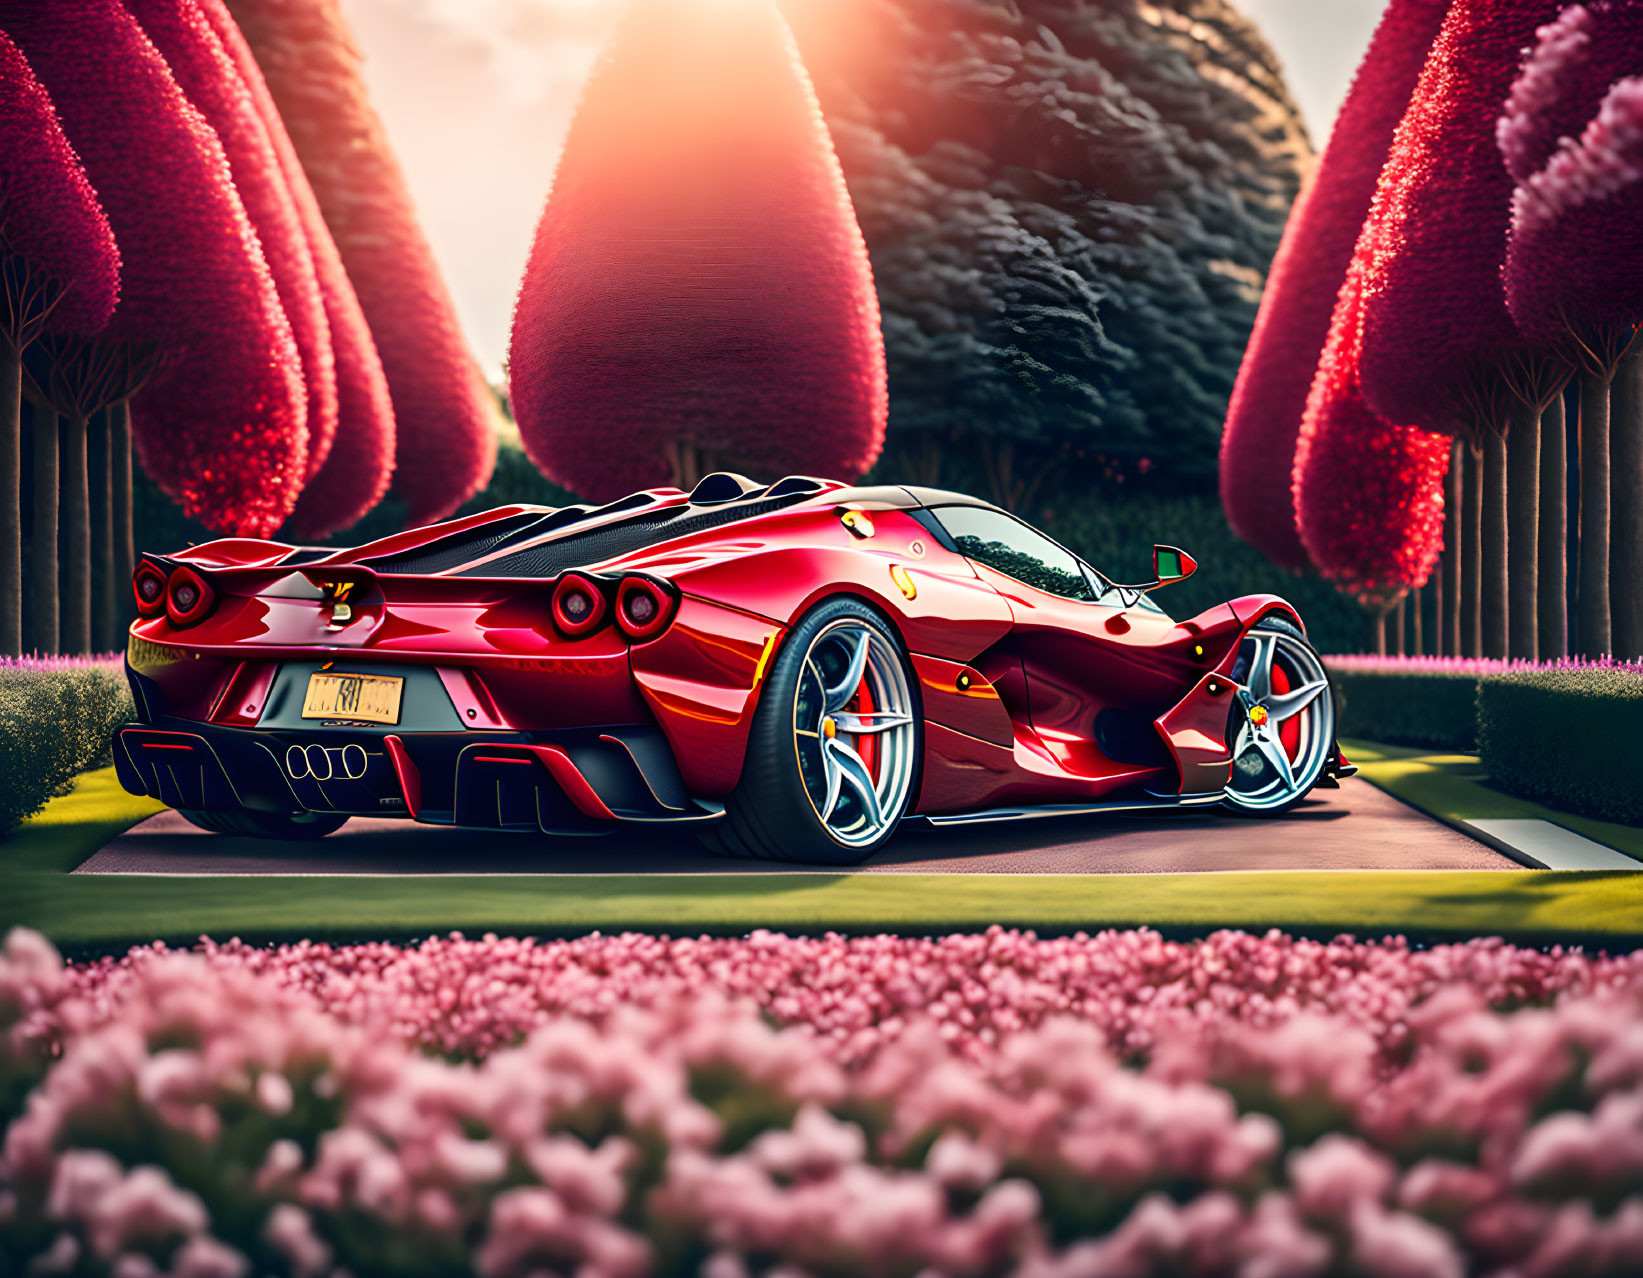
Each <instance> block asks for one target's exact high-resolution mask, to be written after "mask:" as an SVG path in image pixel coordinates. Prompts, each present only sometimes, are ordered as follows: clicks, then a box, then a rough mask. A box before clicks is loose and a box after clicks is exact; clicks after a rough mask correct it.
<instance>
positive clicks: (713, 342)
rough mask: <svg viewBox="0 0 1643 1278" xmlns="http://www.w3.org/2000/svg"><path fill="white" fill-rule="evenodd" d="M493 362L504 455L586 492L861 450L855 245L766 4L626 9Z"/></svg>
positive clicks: (882, 401)
mask: <svg viewBox="0 0 1643 1278" xmlns="http://www.w3.org/2000/svg"><path fill="white" fill-rule="evenodd" d="M509 359H510V387H509V388H510V392H511V395H512V400H513V406H514V413H515V416H516V417H517V418H518V421H519V427H520V433H521V435H522V436H523V438H524V441H525V448H526V451H527V452H528V453H529V454H530V456H531V458H532V460H533V461H535V462H536V464H537V465H538V466H539V467H541V468H542V469H543V470H544V471H545V472H546V473H547V474H548V475H549V476H551V477H552V478H554V479H555V480H557V481H558V482H560V483H562V484H564V485H566V486H567V487H569V488H572V489H574V490H575V491H577V492H579V493H582V494H583V495H585V496H588V497H592V498H596V499H603V498H608V497H612V496H616V495H618V494H620V493H624V492H628V491H631V490H633V489H635V488H643V487H647V486H650V485H654V484H659V483H665V482H668V481H669V480H670V479H671V480H672V482H674V483H677V484H679V485H681V486H682V487H689V486H691V485H692V484H693V483H694V482H695V479H696V478H697V477H698V475H699V474H700V472H702V471H703V470H707V469H712V468H714V467H715V466H719V465H729V466H733V467H739V468H744V469H747V470H749V471H752V472H753V473H755V474H763V475H766V476H775V475H780V474H782V473H784V472H787V471H806V472H810V473H816V474H826V475H858V474H860V473H861V472H862V471H863V470H865V469H866V468H867V467H868V466H870V465H871V464H872V462H873V460H874V459H875V458H876V457H877V456H878V453H879V449H880V447H881V446H882V443H883V438H884V424H885V417H886V413H887V401H886V392H885V362H884V342H883V338H882V337H881V335H880V332H879V309H878V301H877V296H876V294H875V292H874V288H873V278H872V271H871V268H870V267H869V265H868V261H867V249H866V246H865V244H864V243H863V240H862V234H861V229H860V227H859V226H858V225H857V223H856V218H855V213H854V210H853V208H852V206H851V203H850V196H849V193H848V192H847V191H846V189H845V185H844V177H843V174H842V172H841V171H840V168H839V162H838V158H837V156H836V155H835V154H834V151H833V145H832V141H831V138H830V137H829V135H828V132H827V127H826V125H825V123H824V122H823V120H822V117H821V112H820V109H819V107H818V106H817V103H816V98H815V94H814V91H813V90H812V88H811V85H810V80H809V77H808V75H807V73H806V72H805V69H804V66H803V64H802V62H801V61H800V59H799V56H798V52H797V49H796V48H795V46H794V44H793V40H792V37H791V35H790V34H789V32H788V29H787V26H786V23H785V22H784V21H783V19H782V17H781V15H780V14H779V13H778V12H777V10H776V9H775V7H774V5H773V4H771V3H769V2H768V0H729V2H728V3H724V4H717V5H700V4H691V3H683V2H681V0H643V2H642V3H639V4H636V5H635V6H634V7H633V8H632V9H631V10H630V11H629V13H628V15H627V17H626V19H625V20H624V22H623V23H622V25H621V27H620V28H619V29H618V31H617V32H616V34H615V35H614V36H613V37H612V40H611V42H610V44H609V45H608V46H607V48H606V49H605V52H604V54H603V56H602V58H601V60H600V63H599V66H598V68H597V70H596V71H595V73H594V76H593V79H592V80H591V82H590V83H589V85H588V87H587V90H586V92H585V94H584V97H583V100H582V103H581V106H580V108H579V109H578V111H577V115H576V118H575V120H574V121H573V122H572V125H571V131H570V136H569V138H568V140H567V142H566V145H565V151H564V155H563V157H562V159H561V161H560V164H559V169H558V172H557V174H556V175H555V178H554V187H553V192H552V194H551V195H550V197H549V199H548V202H547V206H546V208H545V209H544V211H543V214H542V220H541V222H540V223H539V224H538V226H537V230H536V238H535V242H534V243H533V245H532V247H531V256H530V261H529V262H528V264H527V266H526V269H525V276H524V280H523V282H522V284H521V287H520V292H519V301H518V304H517V307H516V308H515V311H514V323H513V337H512V346H511V351H510V356H509Z"/></svg>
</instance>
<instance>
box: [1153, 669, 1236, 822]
mask: <svg viewBox="0 0 1643 1278" xmlns="http://www.w3.org/2000/svg"><path fill="white" fill-rule="evenodd" d="M1212 689H1213V691H1212ZM1231 701H1232V697H1231V685H1230V684H1229V683H1228V682H1227V681H1226V679H1225V678H1224V677H1223V676H1220V675H1213V674H1210V675H1205V676H1204V677H1203V678H1202V679H1200V680H1199V681H1198V682H1197V684H1196V685H1194V687H1193V689H1192V691H1191V692H1189V693H1188V694H1187V695H1186V696H1185V697H1184V698H1183V699H1182V700H1181V701H1180V702H1179V703H1178V704H1177V705H1175V706H1174V707H1172V708H1171V709H1170V710H1168V711H1167V712H1165V713H1164V714H1162V715H1160V716H1159V717H1158V719H1157V724H1158V731H1159V734H1160V735H1162V736H1163V738H1164V740H1165V742H1166V743H1167V744H1168V745H1169V749H1170V753H1171V754H1172V755H1173V756H1174V757H1175V768H1176V774H1177V775H1178V776H1179V777H1180V792H1181V793H1182V794H1210V793H1212V792H1214V791H1218V790H1223V789H1225V788H1226V784H1227V780H1228V778H1229V777H1230V775H1231V773H1232V760H1231V759H1230V758H1229V757H1228V754H1229V749H1230V743H1229V742H1228V741H1227V720H1228V717H1229V716H1230V715H1231V713H1232V709H1233V707H1232V704H1231Z"/></svg>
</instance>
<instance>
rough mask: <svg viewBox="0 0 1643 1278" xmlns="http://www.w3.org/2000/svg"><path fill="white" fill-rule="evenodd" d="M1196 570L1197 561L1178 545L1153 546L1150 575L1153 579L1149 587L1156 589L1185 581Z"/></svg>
mask: <svg viewBox="0 0 1643 1278" xmlns="http://www.w3.org/2000/svg"><path fill="white" fill-rule="evenodd" d="M1197 571H1198V561H1197V560H1196V559H1194V558H1193V557H1192V556H1191V555H1189V554H1187V552H1186V551H1184V550H1182V549H1181V548H1180V547H1179V546H1154V547H1153V548H1152V575H1153V577H1154V578H1155V580H1154V582H1153V584H1152V585H1151V586H1150V587H1149V589H1151V590H1156V589H1158V587H1160V586H1168V585H1171V584H1172V583H1174V582H1177V581H1185V580H1186V579H1187V578H1188V577H1190V576H1192V574H1193V573H1195V572H1197Z"/></svg>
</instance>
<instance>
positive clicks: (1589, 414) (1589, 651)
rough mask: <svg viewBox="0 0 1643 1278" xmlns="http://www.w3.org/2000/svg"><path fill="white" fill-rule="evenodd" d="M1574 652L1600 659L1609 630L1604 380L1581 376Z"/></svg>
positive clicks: (1608, 640) (1606, 381) (1609, 644)
mask: <svg viewBox="0 0 1643 1278" xmlns="http://www.w3.org/2000/svg"><path fill="white" fill-rule="evenodd" d="M1575 591H1576V594H1575V599H1576V607H1575V647H1576V649H1577V650H1578V651H1579V652H1580V653H1581V654H1582V655H1583V656H1587V657H1601V656H1603V655H1604V654H1605V653H1607V652H1608V651H1609V650H1610V649H1611V648H1612V647H1613V637H1612V635H1611V633H1610V628H1609V625H1610V623H1609V379H1608V378H1607V377H1604V376H1603V375H1602V374H1601V373H1594V372H1592V371H1590V370H1589V369H1582V370H1581V372H1580V580H1579V581H1578V582H1577V583H1576V586H1575Z"/></svg>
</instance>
